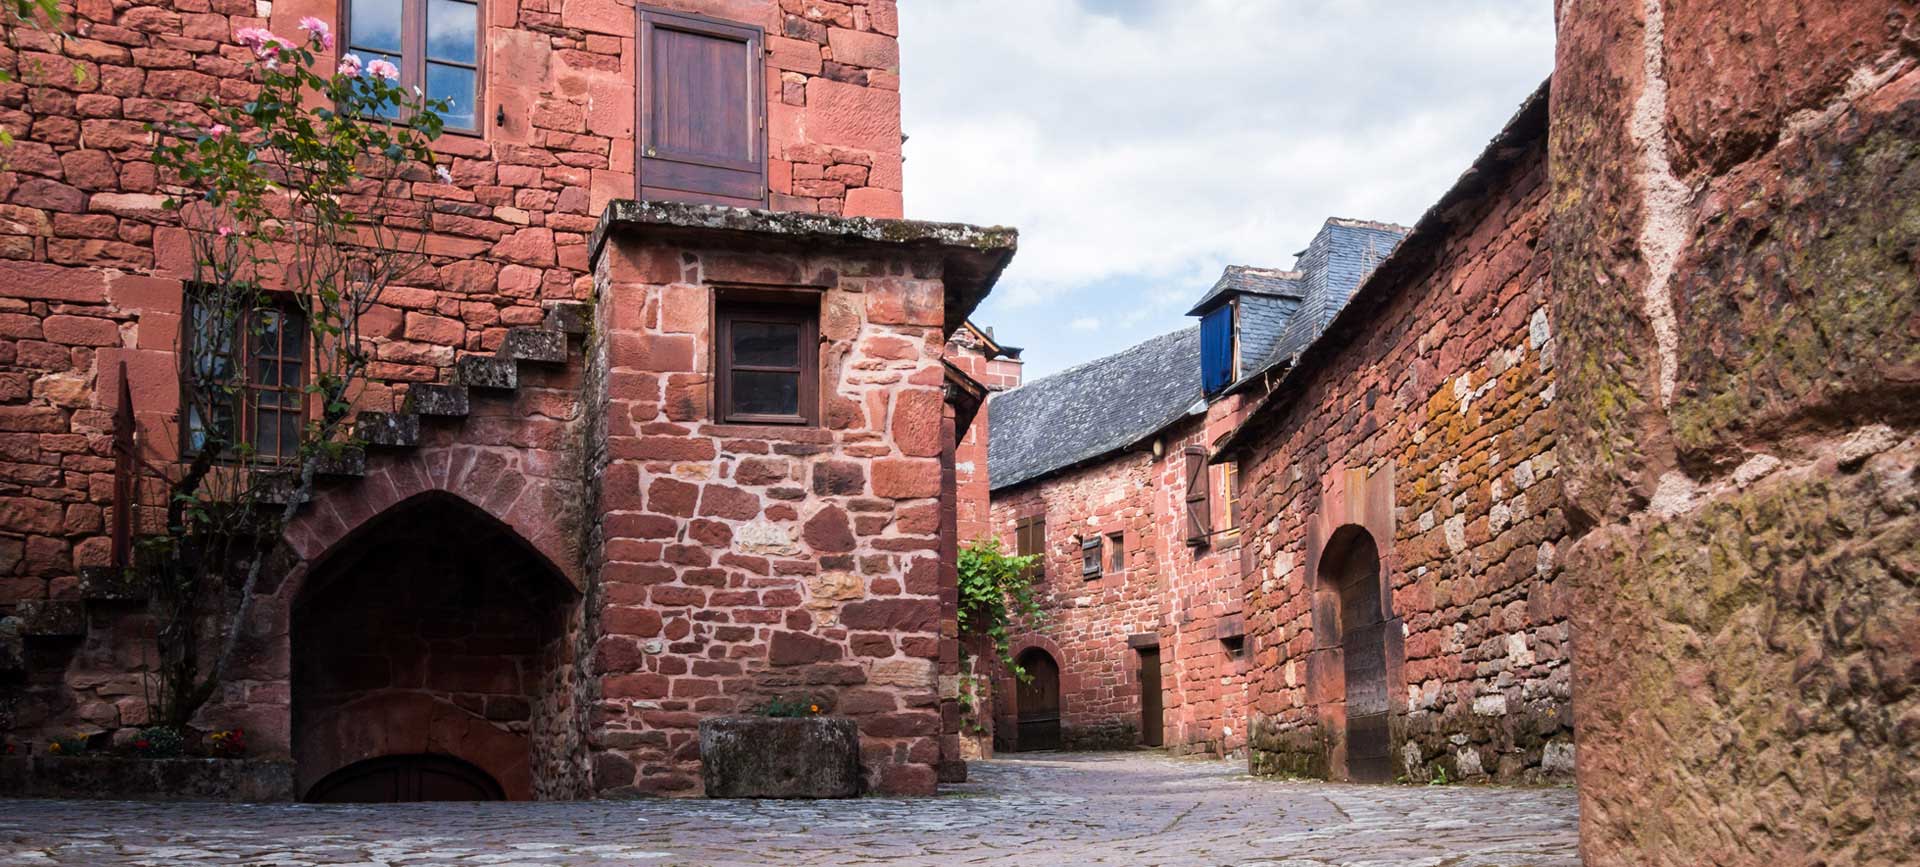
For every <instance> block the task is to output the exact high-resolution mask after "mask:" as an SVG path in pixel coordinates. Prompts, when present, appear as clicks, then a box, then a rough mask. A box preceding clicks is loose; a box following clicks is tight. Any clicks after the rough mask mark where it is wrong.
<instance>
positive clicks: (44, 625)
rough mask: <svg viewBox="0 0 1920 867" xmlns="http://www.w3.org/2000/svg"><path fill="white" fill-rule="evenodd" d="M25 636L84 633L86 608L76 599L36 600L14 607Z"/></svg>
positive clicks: (64, 635)
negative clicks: (57, 600) (71, 600)
mask: <svg viewBox="0 0 1920 867" xmlns="http://www.w3.org/2000/svg"><path fill="white" fill-rule="evenodd" d="M13 616H15V617H17V618H19V619H20V634H21V636H23V637H25V638H81V637H84V636H85V635H86V634H87V609H86V606H84V605H82V604H81V603H79V602H55V601H53V600H49V599H35V600H31V601H28V602H22V603H20V604H19V605H17V606H15V607H14V610H13Z"/></svg>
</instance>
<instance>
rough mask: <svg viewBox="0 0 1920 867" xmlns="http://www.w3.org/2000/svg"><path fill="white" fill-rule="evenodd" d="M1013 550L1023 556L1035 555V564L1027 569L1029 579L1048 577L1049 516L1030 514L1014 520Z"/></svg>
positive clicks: (1035, 579) (1036, 579)
mask: <svg viewBox="0 0 1920 867" xmlns="http://www.w3.org/2000/svg"><path fill="white" fill-rule="evenodd" d="M1013 550H1014V553H1015V554H1018V555H1020V556H1022V557H1035V558H1036V559H1035V560H1034V563H1033V566H1032V567H1031V568H1029V569H1028V570H1027V576H1026V577H1027V579H1028V580H1030V581H1041V580H1045V579H1046V577H1047V560H1046V551H1047V518H1046V516H1045V515H1030V516H1028V517H1025V518H1021V519H1020V520H1018V521H1016V522H1014V525H1013Z"/></svg>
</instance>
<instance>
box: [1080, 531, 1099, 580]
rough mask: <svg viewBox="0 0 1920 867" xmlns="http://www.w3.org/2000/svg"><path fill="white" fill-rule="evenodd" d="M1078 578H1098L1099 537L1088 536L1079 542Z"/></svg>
mask: <svg viewBox="0 0 1920 867" xmlns="http://www.w3.org/2000/svg"><path fill="white" fill-rule="evenodd" d="M1080 577H1082V578H1098V577H1100V537H1099V536H1088V537H1086V538H1084V539H1081V540H1080Z"/></svg>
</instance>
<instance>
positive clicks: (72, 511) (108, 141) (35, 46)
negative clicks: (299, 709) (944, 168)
mask: <svg viewBox="0 0 1920 867" xmlns="http://www.w3.org/2000/svg"><path fill="white" fill-rule="evenodd" d="M68 5H69V10H68V11H69V19H68V22H67V27H66V32H64V33H62V34H48V33H43V32H39V31H36V30H34V29H31V28H13V29H11V30H10V31H9V33H8V38H9V40H10V44H8V45H5V46H0V68H5V69H7V70H9V71H10V72H13V73H14V74H15V81H14V82H13V83H10V84H7V85H4V86H0V124H4V126H5V127H6V128H7V129H9V130H12V131H14V132H15V133H16V134H17V137H18V142H17V143H16V144H15V146H14V147H13V148H12V149H11V150H10V151H9V152H8V153H7V154H6V156H5V160H4V165H0V168H3V169H4V170H0V287H4V288H0V296H4V297H0V614H4V613H8V612H12V611H17V610H18V608H19V606H20V605H21V604H22V603H38V602H41V601H49V602H62V603H64V602H75V603H77V602H80V601H81V600H82V599H83V598H84V597H87V596H88V594H89V593H90V592H91V591H90V590H89V589H88V588H87V587H85V586H84V585H83V582H82V581H81V579H80V573H81V570H82V569H84V568H86V567H98V566H104V565H106V564H107V562H108V559H109V556H110V551H109V548H110V546H109V540H108V538H107V537H106V535H105V532H106V529H105V526H104V524H105V515H106V512H107V510H108V508H109V506H110V500H111V496H112V478H111V475H110V474H111V471H112V461H111V460H110V459H109V457H108V455H109V451H108V444H109V429H110V422H111V414H112V409H113V407H114V404H115V403H116V400H117V394H118V388H119V379H120V375H119V370H120V365H122V364H124V365H125V366H126V371H127V376H128V378H129V379H130V380H131V385H132V395H133V403H134V406H135V408H136V410H137V418H138V425H139V436H140V440H141V442H142V443H143V448H144V450H145V453H144V454H143V457H145V458H146V459H148V460H150V461H155V462H158V463H162V464H164V463H166V462H168V461H171V460H173V459H175V457H176V456H177V454H178V451H179V449H178V436H179V418H178V410H179V395H178V388H179V386H178V378H177V376H176V373H175V369H176V360H175V354H174V351H175V347H176V344H177V341H178V339H179V332H180V318H181V317H180V313H181V305H182V291H183V290H182V281H183V280H185V279H187V278H189V277H190V275H191V272H192V262H191V261H189V259H188V256H189V255H190V254H189V252H188V250H189V244H188V243H187V241H186V236H185V233H184V230H183V229H182V228H181V227H180V226H179V224H178V221H177V220H176V219H175V218H174V217H173V216H172V215H170V214H168V213H167V212H165V211H163V210H162V209H161V208H160V202H161V199H162V197H163V191H162V190H161V189H160V187H159V186H158V182H157V178H156V176H155V171H154V169H153V167H152V166H151V164H150V163H148V162H147V156H148V153H149V149H150V146H151V142H150V138H149V135H148V133H146V132H145V130H144V128H143V125H144V124H145V123H147V122H150V121H155V120H162V119H167V118H175V117H180V118H188V119H191V118H194V117H196V116H197V115H198V109H197V108H195V107H194V103H195V102H196V101H197V100H199V99H201V98H202V97H204V96H206V95H208V94H217V95H219V96H220V97H222V98H225V99H231V100H240V99H244V98H245V97H246V95H247V92H248V84H247V81H246V77H245V74H244V72H243V68H244V62H245V61H246V60H247V59H248V58H249V56H250V55H249V54H248V53H247V52H246V51H245V49H243V48H242V47H240V46H239V45H237V44H236V43H235V40H234V38H233V34H234V33H235V31H237V30H239V29H241V28H246V27H254V26H267V27H270V28H271V29H273V30H274V31H275V32H278V33H281V34H283V35H291V34H294V33H295V32H296V23H297V21H298V20H299V18H300V17H302V16H304V15H315V16H318V17H321V18H323V19H325V20H328V21H337V20H338V19H339V14H338V8H337V5H336V4H335V3H334V2H331V0H278V2H257V3H256V2H253V0H212V2H162V3H143V4H135V5H129V4H125V3H120V4H115V3H110V2H106V0H81V2H79V3H78V4H77V5H75V4H68ZM482 5H483V7H484V11H483V19H484V20H483V24H484V27H485V34H484V37H483V46H484V51H485V53H486V76H485V77H486V81H485V83H484V87H483V91H484V92H483V94H482V100H481V104H482V110H481V112H480V113H481V115H482V116H483V118H484V119H485V120H484V122H485V126H486V129H485V131H484V133H483V134H482V135H480V136H460V135H448V136H446V137H444V138H443V139H441V140H440V141H439V142H437V143H436V144H435V151H436V152H437V153H438V154H439V155H440V159H439V162H440V163H441V164H442V165H444V166H445V167H446V168H447V169H448V170H449V171H450V173H451V177H452V182H451V183H444V184H443V183H439V182H438V181H437V180H435V179H432V178H430V177H424V176H423V177H422V178H420V179H417V180H415V181H414V182H413V183H411V184H409V185H406V187H407V188H406V189H405V192H404V194H405V195H406V196H408V197H410V198H411V200H412V201H413V202H415V203H418V204H419V205H420V206H422V207H423V208H424V209H425V212H426V213H427V214H428V216H427V219H426V222H425V224H424V225H423V226H422V228H424V229H426V230H427V234H426V236H425V240H424V249H425V252H426V253H427V254H428V255H429V258H430V262H429V265H428V267H426V268H425V269H423V270H421V271H420V272H418V273H416V274H415V275H413V276H412V277H411V278H409V279H408V280H407V281H405V284H404V285H398V286H395V287H393V288H392V289H390V290H389V291H388V293H387V294H386V295H385V297H384V298H383V304H382V305H381V306H379V307H377V308H376V309H375V310H374V311H373V312H372V313H371V315H370V316H369V317H368V318H367V320H365V321H364V322H363V328H364V330H365V332H366V333H367V334H368V336H369V338H370V344H371V348H372V351H373V354H374V356H375V358H376V363H375V364H374V365H373V366H372V368H371V370H370V374H371V377H372V378H373V379H374V380H376V381H375V382H373V383H370V384H369V385H368V387H367V388H366V390H365V393H364V394H363V395H362V398H361V403H362V405H363V406H367V407H371V408H375V409H392V408H396V407H397V406H398V405H399V404H400V402H401V400H402V396H403V394H404V390H405V388H406V384H408V383H415V382H435V381H440V382H444V381H446V379H447V378H448V375H449V373H450V369H451V368H452V366H453V365H454V362H455V360H456V358H457V357H459V356H462V355H466V354H470V353H486V352H491V351H492V350H494V349H496V348H498V347H499V345H500V343H501V341H502V339H503V337H504V335H505V334H506V330H507V329H508V328H509V327H513V326H524V325H535V324H539V323H541V322H542V321H543V319H544V317H545V316H546V310H545V309H544V307H545V305H547V304H550V303H551V302H554V301H558V300H566V299H584V298H587V297H589V295H590V294H591V291H592V282H591V279H590V276H589V273H588V263H587V247H586V240H587V235H588V233H589V232H591V230H592V229H593V227H594V225H595V221H596V219H597V218H598V216H599V214H600V212H601V210H602V209H603V207H604V206H605V204H606V202H608V201H609V200H611V199H614V198H616V197H631V196H632V195H633V193H634V177H633V164H634V106H635V85H634V76H635V51H634V26H635V24H634V22H635V17H634V12H633V10H632V8H631V6H630V5H627V4H621V3H613V2H604V0H497V2H488V3H484V4H482ZM652 5H654V6H658V7H662V8H668V9H676V10H680V11H686V12H694V13H699V14H705V15H710V16H714V17H719V18H725V19H729V20H734V21H741V22H746V23H750V24H755V25H758V26H761V27H763V28H764V29H765V30H766V32H767V41H766V45H767V48H768V49H769V55H768V59H767V74H766V80H767V83H768V93H767V96H766V98H767V118H768V137H769V150H770V160H769V173H768V175H769V179H770V180H769V186H770V195H771V197H772V205H773V207H775V208H776V209H786V210H796V211H821V212H826V213H846V214H853V215H869V216H898V215H899V212H900V208H901V204H900V192H899V191H900V134H899V94H898V87H899V79H898V68H897V67H898V52H897V48H896V47H895V42H894V38H895V36H896V35H897V17H896V15H895V10H894V3H893V0H856V2H849V3H835V2H813V3H806V4H800V3H792V2H787V3H779V2H775V0H661V2H659V3H655V4H652ZM76 72H78V73H81V74H79V75H76V74H75V73H76ZM495 107H504V108H505V114H506V120H505V123H504V124H498V125H496V124H495V123H494V122H493V115H494V108H495ZM576 397H577V395H576V394H572V393H564V394H559V395H555V394H553V393H551V392H547V391H544V390H541V389H534V390H530V391H527V392H523V393H522V394H521V395H520V397H519V398H518V399H517V400H516V401H514V402H512V403H511V406H512V410H513V412H512V413H511V414H510V415H509V416H507V417H502V418H484V416H486V415H487V414H488V413H489V412H490V410H489V409H487V408H484V407H480V408H477V409H476V418H475V419H472V420H470V421H469V422H467V423H466V424H465V426H464V427H463V428H462V430H461V433H460V436H461V437H462V440H461V441H462V442H466V443H470V444H472V445H475V446H479V447H483V448H490V449H493V451H492V453H493V454H494V455H495V456H496V457H498V456H499V455H501V454H506V455H508V456H509V457H507V458H505V460H508V461H509V462H511V463H514V464H515V465H516V466H515V468H514V469H513V471H512V472H513V474H514V475H515V476H516V477H518V476H519V474H520V472H522V471H524V472H525V473H526V476H527V477H531V478H536V479H542V478H549V477H551V476H553V475H555V474H564V473H567V472H570V470H569V469H568V467H569V464H568V463H567V459H565V458H564V457H563V456H560V455H561V454H562V453H563V452H564V451H565V450H566V449H567V448H569V447H570V444H569V443H568V442H567V441H566V437H567V429H566V425H567V423H568V422H569V420H570V419H571V418H572V417H573V415H574V414H575V413H576V411H577V410H576V408H575V407H574V405H573V404H572V401H573V400H574V399H575V398H576ZM476 403H477V404H478V403H481V402H480V401H476ZM521 460H526V461H527V465H525V466H519V465H518V462H520V461H521ZM495 469H498V468H495ZM376 470H380V467H378V466H377V461H376ZM374 475H376V476H381V477H382V478H384V476H382V475H381V472H376V473H375V474H374ZM443 476H444V474H443ZM457 480H458V474H455V481H457ZM439 484H441V485H443V486H444V485H447V484H449V482H448V480H447V479H446V478H444V477H443V478H442V479H441V480H440V482H439ZM356 490H357V491H361V492H362V493H361V494H354V495H352V496H363V495H364V496H366V498H367V499H368V500H369V501H374V502H380V503H381V504H382V505H384V504H386V503H390V502H392V500H391V499H386V498H383V497H381V496H373V495H367V494H364V492H365V491H366V490H368V489H367V488H365V487H359V488H356ZM547 490H549V491H560V490H566V488H564V487H560V488H554V487H548V488H547ZM156 496H158V493H157V491H156V490H153V489H149V490H148V491H147V496H146V497H145V500H146V501H147V502H154V501H155V497H156ZM476 496H477V497H479V498H480V499H483V500H484V498H485V496H486V492H481V493H480V494H477V495H476ZM534 499H535V497H534V496H533V495H529V498H527V499H525V500H524V502H529V503H530V502H533V500H534ZM513 503H514V500H513V498H511V497H509V498H507V499H506V501H504V502H503V503H501V504H499V505H500V508H501V509H505V508H507V507H509V506H512V505H513ZM488 505H489V507H491V506H492V505H494V504H491V503H489V504H488ZM549 511H550V514H548V515H543V516H540V517H539V518H538V520H537V521H535V522H534V525H533V526H527V525H526V522H521V523H518V524H513V526H514V529H516V530H520V531H522V532H528V533H539V534H545V537H544V538H540V539H537V540H534V541H537V542H538V543H539V544H540V545H541V546H543V548H542V550H543V551H547V552H548V553H550V554H554V555H555V556H554V560H555V563H556V565H557V566H558V567H559V568H563V569H567V570H573V571H575V572H577V571H578V568H579V567H578V565H577V562H574V561H573V560H569V559H568V558H569V557H574V558H576V559H577V551H578V540H577V539H566V540H561V539H556V538H553V537H552V534H553V533H554V532H555V531H554V530H552V527H553V526H554V525H555V524H556V523H557V522H558V521H559V519H558V518H555V517H553V515H564V514H566V510H564V509H562V510H559V511H553V510H549ZM151 517H152V516H151V515H149V516H148V518H149V519H151ZM497 517H503V518H504V517H508V516H506V515H504V514H503V515H498V516H497ZM530 538H531V537H530ZM303 552H304V553H306V554H308V555H317V554H318V553H319V550H311V551H306V550H304V549H303ZM89 605H90V608H89V611H90V613H91V614H92V616H93V617H94V619H95V623H94V628H93V632H94V634H93V635H92V636H91V637H89V638H87V639H86V645H85V646H87V647H93V648H95V650H92V651H83V652H77V653H76V652H75V651H74V650H73V649H72V648H71V647H65V646H61V647H53V648H51V649H48V648H43V647H39V646H36V647H35V648H34V649H33V651H32V652H33V654H34V655H35V658H36V661H37V662H38V663H39V665H38V667H37V668H35V670H34V673H33V674H32V675H31V677H32V679H33V680H32V684H33V685H32V687H31V689H30V692H32V693H33V694H34V695H35V696H37V698H35V699H34V700H33V701H31V702H28V704H27V707H28V710H26V711H22V712H21V713H19V714H12V715H11V718H10V719H8V720H5V721H4V723H3V724H4V725H6V727H8V728H10V729H13V731H12V734H13V735H14V736H16V737H20V738H22V739H25V740H30V741H37V740H42V739H44V736H45V735H48V734H49V733H66V732H70V731H74V730H80V731H86V732H102V733H107V734H111V733H113V732H115V731H120V730H123V729H124V728H125V727H129V726H138V725H141V724H144V723H145V721H146V713H145V707H144V703H143V702H142V701H140V700H139V699H138V696H139V694H140V689H139V685H138V677H137V675H135V674H133V673H132V672H133V671H135V670H137V668H138V667H139V665H140V663H139V662H138V660H139V659H140V658H141V655H140V654H139V653H138V652H137V648H134V647H128V646H123V645H124V644H125V642H126V641H127V640H129V639H130V638H131V637H132V636H134V635H137V634H139V632H140V625H139V622H138V621H137V619H135V618H132V617H131V616H130V615H126V612H124V611H116V610H114V609H112V608H110V607H103V606H99V605H92V604H91V603H89ZM122 607H124V606H122ZM268 610H269V611H270V612H273V616H277V617H280V618H282V619H281V620H279V621H278V622H275V623H272V624H269V625H267V626H265V627H263V628H265V629H267V630H269V632H270V633H271V634H273V635H277V636H279V640H281V641H282V642H284V637H285V634H286V623H285V620H284V617H285V616H286V612H285V610H284V609H273V608H269V609H268ZM269 643H270V642H269ZM267 652H269V653H271V654H283V653H284V649H282V650H279V651H267ZM280 661H281V662H284V659H281V660H280ZM69 666H71V669H70V670H69ZM562 668H564V666H562ZM247 682H249V683H251V682H252V681H250V680H249V681H247ZM251 689H252V687H239V686H236V687H235V688H234V689H232V690H229V691H228V692H227V694H225V695H223V697H222V699H221V702H217V703H216V704H218V705H220V706H222V707H224V708H225V709H224V710H221V711H219V712H218V713H217V714H216V716H217V717H218V718H220V719H231V720H246V721H248V724H249V726H250V728H252V730H254V731H256V732H257V733H258V736H257V737H256V738H255V743H256V744H259V745H261V747H262V750H263V751H264V753H265V754H268V755H279V754H284V752H285V751H286V750H287V749H289V748H290V739H291V735H290V733H289V732H288V730H287V727H288V723H287V719H286V717H287V699H286V686H285V683H284V669H282V670H279V671H278V672H276V671H274V670H273V666H272V665H269V666H268V672H267V673H266V674H264V675H263V676H262V677H261V679H260V680H259V681H258V697H259V700H258V701H255V700H254V696H253V694H252V693H251V692H250V691H249V690H251ZM122 733H123V734H124V732H122Z"/></svg>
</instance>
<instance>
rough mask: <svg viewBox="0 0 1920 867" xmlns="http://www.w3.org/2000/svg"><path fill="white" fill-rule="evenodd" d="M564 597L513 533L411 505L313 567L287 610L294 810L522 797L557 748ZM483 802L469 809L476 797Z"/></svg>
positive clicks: (457, 506) (453, 505)
mask: <svg viewBox="0 0 1920 867" xmlns="http://www.w3.org/2000/svg"><path fill="white" fill-rule="evenodd" d="M572 599H573V591H572V587H571V585H569V584H568V583H567V582H566V580H565V578H564V577H563V576H562V575H561V574H560V573H559V571H558V570H556V569H555V568H554V567H553V566H552V564H551V563H549V562H547V560H546V559H545V558H544V557H542V556H541V555H540V554H539V553H538V552H536V551H535V550H534V549H533V548H532V547H531V546H530V545H528V544H527V543H526V542H525V541H524V540H523V539H521V538H520V537H519V535H518V534H516V533H514V532H513V530H512V529H511V528H509V527H507V526H506V525H505V524H503V523H501V522H500V521H498V520H497V519H495V518H493V517H492V516H490V515H488V514H487V513H485V512H483V511H481V510H480V509H479V508H477V507H475V506H473V505H472V504H470V503H468V502H466V501H465V500H463V499H461V498H459V497H456V496H453V495H451V494H446V493H442V492H433V493H428V494H422V495H420V496H416V497H414V498H412V499H409V500H407V501H405V502H402V503H400V504H398V505H396V506H394V507H393V508H391V509H389V510H387V511H386V512H384V513H382V514H381V515H378V516H376V517H374V518H372V519H369V520H368V521H366V522H365V523H364V524H362V525H361V526H360V527H359V528H358V529H356V530H355V531H354V532H353V533H351V534H349V535H348V536H347V537H346V538H345V539H343V540H341V541H340V542H339V543H338V544H336V545H335V546H334V547H333V549H331V550H330V551H328V552H327V553H326V554H325V555H323V556H322V557H321V558H319V559H318V560H317V561H316V562H315V563H314V564H313V568H312V569H311V571H310V572H309V574H308V576H307V578H306V579H305V581H304V582H303V584H302V586H301V588H300V591H299V593H298V594H297V595H296V597H295V600H294V603H293V612H292V631H291V636H290V637H291V645H292V647H291V649H292V660H291V663H292V664H291V668H292V680H293V696H292V698H293V751H294V761H295V769H296V775H297V784H298V786H299V791H300V792H301V794H302V797H303V799H306V800H320V799H332V800H340V799H342V798H346V799H351V800H453V799H460V800H467V799H474V798H482V796H486V797H489V798H501V797H504V798H510V799H516V800H517V799H527V798H531V797H533V796H534V794H535V791H536V788H537V785H536V777H537V775H538V774H537V769H538V768H542V767H555V766H558V764H559V763H557V762H555V761H554V760H553V757H542V756H539V755H536V753H538V752H540V751H542V750H543V749H551V747H550V746H549V745H551V744H555V743H560V742H562V740H563V739H562V738H561V737H559V736H558V735H559V734H560V733H561V732H564V731H565V730H566V728H567V725H568V724H567V723H566V722H565V719H566V717H567V715H568V714H569V713H570V708H571V690H570V688H569V686H568V683H569V681H568V679H567V678H566V677H564V676H563V672H564V671H565V670H566V669H567V664H566V663H567V660H568V659H570V657H571V646H570V644H569V642H568V641H567V639H566V635H567V629H566V628H565V627H566V620H567V617H568V616H569V613H570V612H571V611H572V609H573V607H574V606H573V605H572ZM483 799H484V798H483Z"/></svg>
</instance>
